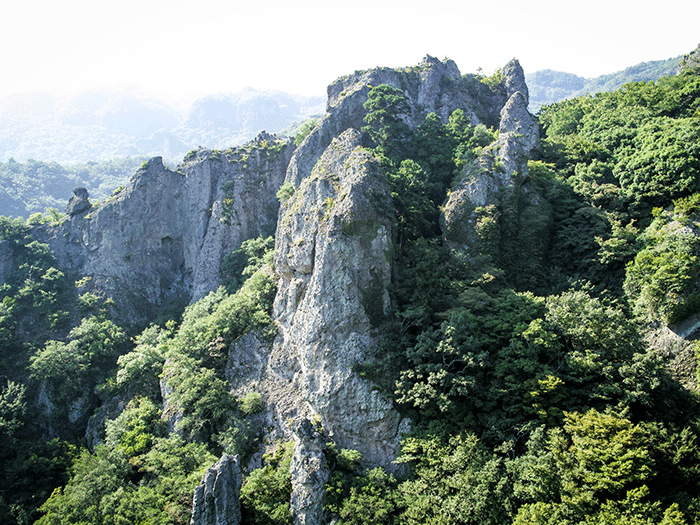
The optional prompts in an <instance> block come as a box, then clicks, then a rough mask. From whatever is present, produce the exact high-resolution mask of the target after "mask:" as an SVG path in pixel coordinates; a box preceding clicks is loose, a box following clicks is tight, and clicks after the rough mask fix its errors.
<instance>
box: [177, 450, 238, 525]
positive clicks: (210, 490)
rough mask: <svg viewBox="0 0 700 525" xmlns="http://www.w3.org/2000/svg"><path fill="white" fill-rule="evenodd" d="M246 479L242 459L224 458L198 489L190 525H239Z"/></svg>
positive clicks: (211, 469) (226, 455) (205, 477)
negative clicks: (241, 466)
mask: <svg viewBox="0 0 700 525" xmlns="http://www.w3.org/2000/svg"><path fill="white" fill-rule="evenodd" d="M242 480H243V477H242V474H241V468H240V465H239V464H238V456H230V455H228V454H224V455H223V456H221V459H220V460H219V461H218V462H217V463H216V464H215V465H214V466H212V467H209V468H208V469H207V471H206V473H205V474H204V476H203V477H202V481H201V483H200V484H199V485H197V488H196V489H195V490H194V498H193V499H192V518H191V519H190V525H238V524H239V523H240V522H241V503H240V496H241V484H242Z"/></svg>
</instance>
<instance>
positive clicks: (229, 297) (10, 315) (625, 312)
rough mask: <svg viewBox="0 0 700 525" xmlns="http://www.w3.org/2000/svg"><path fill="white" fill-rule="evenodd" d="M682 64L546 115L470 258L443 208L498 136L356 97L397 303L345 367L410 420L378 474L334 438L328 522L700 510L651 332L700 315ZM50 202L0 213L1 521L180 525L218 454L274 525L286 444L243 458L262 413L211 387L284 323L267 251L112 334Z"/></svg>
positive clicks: (691, 422)
mask: <svg viewBox="0 0 700 525" xmlns="http://www.w3.org/2000/svg"><path fill="white" fill-rule="evenodd" d="M699 78H700V77H698V73H697V72H685V73H683V74H680V75H678V76H675V77H669V78H666V79H663V80H659V81H657V82H642V83H634V84H627V85H625V86H624V87H623V88H622V89H620V90H618V91H615V92H611V93H604V94H600V95H597V96H595V97H591V96H587V97H582V98H577V99H573V100H568V101H566V102H560V103H557V104H554V105H552V106H548V107H546V108H544V109H543V110H542V112H541V113H540V116H539V118H540V126H541V132H542V137H541V138H542V140H541V145H540V149H539V151H538V152H537V154H536V155H535V158H532V159H530V160H529V162H528V168H527V172H525V171H524V170H523V173H520V174H518V176H517V177H515V178H513V186H512V187H507V188H504V189H503V190H502V191H501V192H500V193H499V194H498V195H497V197H496V198H495V199H494V200H493V202H488V203H486V204H484V205H482V206H474V209H473V210H471V209H470V212H472V213H471V215H469V220H471V221H473V229H474V232H475V240H474V244H473V245H471V246H469V249H468V250H463V249H461V248H460V249H454V248H453V247H452V245H451V244H449V243H448V242H447V241H446V240H445V239H444V238H443V232H442V227H441V224H440V216H441V206H443V205H444V203H445V202H446V198H447V196H448V195H449V192H450V188H451V187H453V186H454V184H455V182H457V181H462V180H463V177H465V176H471V175H474V174H475V173H477V172H476V171H475V170H477V169H480V167H478V166H477V164H478V162H479V159H480V155H482V154H483V153H484V152H485V151H486V152H488V151H489V150H488V149H485V148H487V147H488V146H489V145H490V144H491V143H493V141H494V140H496V138H497V132H496V131H495V130H493V129H489V128H488V127H486V126H484V125H483V124H481V125H478V126H474V125H473V123H470V122H468V119H467V118H466V117H465V114H464V112H462V111H459V110H457V111H455V112H453V113H452V115H450V116H449V117H448V118H447V119H446V120H443V119H441V118H440V117H438V116H437V115H434V114H429V115H427V116H426V118H425V119H424V121H423V122H422V123H420V124H419V125H418V126H417V127H416V128H415V129H411V128H410V127H409V126H408V125H407V122H408V121H409V119H407V118H406V116H407V115H408V114H409V112H410V110H411V108H409V107H408V102H407V100H406V98H405V96H404V94H403V92H402V91H401V90H398V89H395V88H392V87H390V86H376V87H374V88H372V89H370V91H369V94H368V100H367V103H366V105H365V109H366V111H367V116H366V119H365V124H366V126H365V127H364V128H363V132H364V140H366V143H367V144H369V145H371V146H372V148H373V152H374V155H375V156H376V157H377V158H378V159H379V161H380V162H381V166H382V176H384V177H386V181H387V183H388V186H389V188H390V191H391V199H392V206H393V211H394V218H395V228H394V234H395V237H394V240H395V245H394V247H393V248H394V249H393V251H392V256H393V257H394V259H393V261H392V262H393V280H392V285H391V289H390V290H389V293H390V296H391V299H392V304H393V305H394V311H393V313H392V315H385V313H384V312H382V315H376V316H372V324H373V330H374V331H375V333H376V334H377V336H378V337H379V345H378V349H377V352H376V355H375V356H373V358H371V359H368V360H367V361H366V362H362V363H357V364H356V369H355V370H356V372H357V373H358V374H360V376H361V377H363V378H365V379H367V380H370V381H373V382H374V384H375V386H376V387H377V388H378V389H381V391H382V392H383V393H384V394H385V395H387V396H389V397H390V399H391V401H392V402H393V404H394V406H395V407H396V408H397V409H398V410H399V411H400V412H401V414H402V415H403V416H405V417H409V418H410V419H411V421H412V431H411V433H410V434H408V435H405V436H404V437H403V441H402V444H401V453H400V456H399V458H398V459H397V464H398V467H399V468H398V469H397V471H396V472H395V473H389V472H388V471H387V470H384V469H382V468H376V467H375V468H373V467H371V466H365V462H363V458H362V457H361V456H360V454H359V453H358V452H357V451H354V450H348V449H340V450H338V448H339V447H337V445H335V444H333V443H330V444H329V445H328V448H327V460H328V464H329V465H330V466H331V468H332V472H331V474H330V478H329V481H328V483H327V485H326V493H325V501H324V505H325V509H326V511H327V513H328V519H329V520H335V521H334V523H337V524H347V523H358V524H359V523H378V524H399V523H400V524H406V523H408V524H422V523H445V524H448V523H449V524H451V523H460V524H461V523H464V524H477V523H478V524H480V525H481V524H493V525H501V524H523V525H524V524H555V523H556V524H558V525H559V524H564V525H567V524H571V525H573V524H580V523H584V524H599V523H606V524H620V525H621V524H623V523H624V524H649V523H663V524H677V525H681V524H684V525H688V524H690V523H698V522H700V466H699V465H700V443H699V438H700V426H699V423H700V419H699V418H700V404H699V403H698V397H697V396H698V394H697V377H698V374H697V370H698V367H697V364H696V360H697V359H698V357H697V355H696V351H697V344H694V343H693V342H691V341H690V340H687V339H683V338H680V337H677V336H676V335H674V334H673V332H672V331H670V330H669V328H673V329H675V330H677V331H678V332H680V331H681V330H680V329H679V328H678V327H679V326H682V327H684V329H685V328H688V327H691V326H692V325H693V324H695V323H697V319H698V317H699V314H700V290H699V289H698V281H699V280H700V260H699V259H698V256H699V253H700V246H699V244H698V243H699V242H700V241H698V239H699V238H700V150H699V149H698V144H700V140H699V139H700V136H699V135H698V129H700V126H698V124H700V120H699V119H700V113H699V111H700V80H699ZM500 81H501V80H500V78H499V73H498V72H497V74H496V75H494V77H493V78H491V79H488V80H486V82H488V83H490V84H491V85H492V86H493V87H494V89H497V88H498V86H499V85H500V84H499V82H500ZM477 82H479V81H478V80H477ZM481 86H482V88H483V89H486V87H484V85H483V83H481ZM278 147H286V146H284V144H282V143H277V142H276V143H272V142H270V143H268V144H266V145H261V148H260V151H261V155H263V154H264V153H262V152H264V151H267V150H271V149H274V148H278ZM227 154H230V155H233V154H234V152H228V153H227ZM235 154H236V155H245V154H250V151H248V152H245V151H242V150H241V151H238V150H237V151H236V152H235ZM237 159H238V160H241V161H242V162H244V161H245V159H242V157H241V158H239V157H237ZM479 173H480V172H479ZM292 193H293V188H292V187H291V186H289V185H285V186H283V187H282V189H280V193H279V194H278V197H279V198H280V200H285V199H287V198H289V197H290V196H291V195H292ZM327 204H328V205H329V206H330V205H333V203H332V202H330V201H329V202H328V203H327ZM336 205H337V204H336ZM49 215H50V218H48V219H47V218H46V217H45V216H43V215H42V216H38V215H37V216H33V218H32V219H31V220H30V221H28V222H29V223H31V224H28V223H25V222H24V221H22V220H18V219H9V218H4V217H3V218H0V242H2V246H1V248H2V250H4V252H3V253H6V254H7V257H11V258H12V262H13V266H12V268H13V269H12V270H11V271H8V273H7V275H6V276H4V282H3V284H2V288H0V291H2V295H1V296H0V299H1V300H0V345H1V349H2V354H0V356H1V358H2V360H1V361H0V364H1V365H2V368H1V370H0V380H1V382H0V462H2V469H3V471H2V475H3V476H4V478H3V479H6V480H9V485H8V486H3V488H2V491H0V521H2V522H7V523H21V524H24V523H32V522H36V523H39V524H40V525H44V524H49V523H65V524H69V523H70V524H77V523H81V524H82V523H85V524H87V523H90V524H107V523H109V524H113V523H142V524H145V523H175V524H177V523H188V522H189V511H190V508H189V507H190V505H191V496H192V490H193V488H194V486H195V485H196V483H197V482H198V481H199V479H200V478H201V475H202V473H203V471H204V469H205V468H206V467H208V466H210V465H211V464H212V463H214V461H215V459H216V458H217V457H218V456H220V454H221V453H223V452H226V453H232V454H238V455H239V456H240V458H241V463H242V464H243V465H246V466H249V465H250V466H249V467H247V469H246V472H245V481H244V486H243V488H242V492H241V505H242V515H243V522H244V523H251V524H252V523H267V524H289V523H291V522H292V517H291V514H290V497H291V491H292V487H291V472H290V468H291V451H292V444H291V443H287V444H282V443H279V442H276V441H274V440H272V439H270V440H266V442H265V443H264V445H265V449H266V451H272V452H271V453H268V454H265V455H262V454H260V451H261V449H262V448H263V447H262V445H263V442H262V439H261V438H262V437H263V433H264V429H263V428H262V425H264V424H265V423H264V422H263V421H264V420H265V418H266V417H267V416H268V415H269V412H268V411H269V410H270V408H271V407H268V406H266V405H265V402H264V398H263V396H262V395H261V394H260V393H259V392H256V391H255V390H253V389H245V390H244V391H243V392H245V393H242V392H241V391H237V392H235V393H232V391H231V388H230V385H229V383H228V382H227V378H226V365H227V361H228V359H229V356H228V353H229V349H230V348H231V346H232V345H233V344H235V343H236V342H237V341H238V340H239V339H240V338H242V337H244V336H246V335H247V334H251V333H254V334H255V335H256V338H257V339H258V340H259V341H262V342H263V343H265V342H267V343H270V342H271V341H272V339H273V338H274V336H275V334H276V326H275V324H274V322H273V319H272V302H273V299H274V295H275V291H276V285H275V275H274V273H273V270H272V260H273V258H272V250H273V248H274V240H273V239H272V238H258V239H250V240H248V241H246V242H244V243H243V244H242V245H241V246H240V248H238V249H236V250H235V251H233V252H232V253H231V254H230V255H229V256H228V257H226V259H225V260H224V262H223V264H222V267H221V275H222V278H223V282H224V285H223V286H222V287H220V288H219V289H218V290H215V291H212V292H211V293H209V294H208V295H206V296H205V297H203V298H202V299H200V300H199V301H197V302H195V303H193V304H191V305H189V306H188V307H187V308H186V309H185V310H184V312H182V316H181V317H180V318H178V320H175V319H173V320H169V321H167V322H165V323H164V324H162V325H152V326H149V327H147V328H145V329H144V330H142V331H141V333H140V334H129V335H128V336H127V334H126V333H125V332H124V330H123V329H122V328H120V327H119V326H117V325H116V324H114V322H113V321H112V320H110V319H109V317H108V316H107V313H108V312H107V311H106V310H105V309H102V308H101V306H100V301H101V300H102V299H101V298H100V296H99V295H98V294H96V293H93V292H92V291H91V289H90V282H89V281H90V280H89V279H81V280H78V281H77V282H76V279H78V277H76V276H67V275H64V273H63V272H62V271H60V270H59V269H58V268H57V261H56V259H55V257H54V256H53V254H52V253H51V251H50V249H49V247H48V245H46V244H44V243H42V242H39V241H38V240H37V239H36V238H34V236H33V233H32V232H33V231H35V230H33V229H32V228H33V227H34V226H35V227H37V228H46V227H47V225H46V224H45V223H46V221H47V220H48V221H56V220H60V216H58V214H57V213H54V214H52V213H50V214H49ZM370 315H371V313H370ZM129 336H131V337H129ZM33 399H42V400H43V401H42V403H43V404H36V403H32V402H31V400H33ZM115 406H118V407H120V408H119V409H114V410H112V408H111V407H115ZM96 408H99V409H98V410H97V412H95V416H94V418H93V420H92V422H93V423H94V424H93V425H92V426H91V431H90V432H91V433H92V434H91V441H90V443H89V444H90V446H91V448H85V442H84V441H83V436H82V433H83V432H84V425H83V426H82V427H81V429H80V432H81V434H80V435H78V432H77V431H75V429H72V427H71V424H69V423H71V422H72V423H75V422H76V421H84V420H86V419H87V418H88V417H89V415H90V414H91V413H92V412H93V410H94V409H96ZM66 421H68V422H66ZM59 423H60V424H59ZM40 425H45V427H44V428H47V426H48V425H54V426H53V427H51V428H52V430H53V431H55V433H56V435H59V436H60V438H52V437H51V436H49V435H48V433H47V432H44V433H43V434H42V431H41V430H40ZM76 425H77V423H76ZM100 425H102V426H103V427H104V440H103V442H102V443H98V441H99V440H95V439H94V437H95V436H99V434H100V430H99V429H97V430H95V429H94V428H93V427H99V426H100ZM252 465H256V466H257V467H258V468H253V467H252ZM37 473H38V474H37ZM37 520H38V521H37Z"/></svg>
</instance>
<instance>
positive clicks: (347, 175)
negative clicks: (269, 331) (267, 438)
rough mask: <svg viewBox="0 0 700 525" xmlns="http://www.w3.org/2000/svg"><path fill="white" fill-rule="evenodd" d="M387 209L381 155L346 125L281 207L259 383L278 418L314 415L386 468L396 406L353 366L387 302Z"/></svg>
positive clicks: (370, 348)
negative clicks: (274, 332)
mask: <svg viewBox="0 0 700 525" xmlns="http://www.w3.org/2000/svg"><path fill="white" fill-rule="evenodd" d="M392 214H393V211H392V206H391V202H390V192H389V188H388V186H387V182H386V180H385V177H384V176H383V175H382V174H381V173H380V171H379V165H378V163H377V161H376V160H375V159H374V158H373V157H372V156H371V154H370V153H369V152H368V151H366V150H365V149H363V148H362V146H361V145H360V134H359V133H358V132H357V131H355V130H352V129H351V130H347V131H346V132H345V133H343V134H342V135H341V136H340V137H339V138H337V139H336V140H334V141H333V143H332V144H331V145H330V146H329V147H328V149H327V151H326V153H324V155H323V157H322V158H321V159H320V161H319V162H318V164H317V166H316V167H315V168H314V170H313V173H312V174H311V176H310V177H307V178H305V179H304V180H303V181H302V182H301V184H300V186H299V188H298V189H297V190H296V192H295V193H294V195H293V196H292V197H291V198H290V199H289V200H288V201H287V202H286V203H284V205H283V207H282V209H281V212H280V220H279V225H278V228H277V235H276V246H275V268H276V270H277V272H278V273H279V275H280V280H279V284H278V291H277V296H276V298H275V305H274V318H275V320H276V322H277V325H278V328H279V335H278V337H277V338H276V340H275V342H274V345H273V348H272V353H271V355H270V361H269V364H268V368H267V371H266V373H265V380H264V382H263V384H262V385H261V387H262V388H263V389H264V390H265V391H266V392H267V395H268V397H269V400H268V403H270V404H272V405H274V406H275V408H276V413H277V414H278V416H277V417H278V418H279V419H280V420H281V421H284V420H285V419H286V418H289V417H293V418H296V417H305V418H309V419H311V418H313V417H320V420H321V423H322V425H323V426H324V427H325V428H326V429H327V430H328V432H329V434H330V435H331V437H332V438H333V439H334V440H335V441H336V442H337V443H338V444H339V445H340V446H341V447H344V448H352V449H356V450H359V451H360V452H361V453H362V456H363V459H364V460H365V461H366V462H367V463H370V464H374V465H378V464H379V465H384V466H388V467H390V466H391V465H390V462H391V461H392V460H393V459H394V458H395V456H396V453H397V452H398V440H399V424H400V417H399V414H398V413H397V412H396V411H395V410H394V409H393V408H392V405H391V402H390V401H389V400H388V399H387V398H385V397H384V396H383V395H382V394H380V393H379V392H378V391H376V390H374V389H373V388H372V385H371V384H370V383H368V382H367V381H365V380H363V379H361V378H360V377H359V376H358V375H357V374H355V373H354V372H353V370H352V367H353V365H354V364H355V363H358V362H363V361H366V360H371V359H372V357H373V355H374V352H375V350H376V339H375V337H374V334H373V326H375V325H376V324H378V323H380V322H381V321H382V319H383V318H384V316H386V315H388V314H389V311H390V308H391V304H390V300H389V294H388V291H387V290H388V287H389V284H390V281H391V262H392Z"/></svg>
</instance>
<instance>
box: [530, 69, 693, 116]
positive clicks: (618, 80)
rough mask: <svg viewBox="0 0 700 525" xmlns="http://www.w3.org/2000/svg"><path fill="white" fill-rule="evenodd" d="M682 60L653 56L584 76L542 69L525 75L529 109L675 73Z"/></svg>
mask: <svg viewBox="0 0 700 525" xmlns="http://www.w3.org/2000/svg"><path fill="white" fill-rule="evenodd" d="M682 61H683V56H678V57H674V58H669V59H667V60H653V61H650V62H642V63H640V64H636V65H634V66H630V67H628V68H626V69H624V70H622V71H617V72H615V73H611V74H608V75H601V76H599V77H595V78H584V77H580V76H578V75H575V74H573V73H564V72H561V71H553V70H551V69H543V70H541V71H535V72H533V73H528V74H526V75H525V80H526V82H527V85H528V88H529V89H530V111H532V112H533V113H536V112H537V111H538V110H539V109H540V107H541V106H545V105H548V104H553V103H554V102H559V101H560V100H564V99H567V98H576V97H580V96H583V95H586V94H591V95H595V94H596V93H600V92H602V91H615V90H616V89H619V88H621V87H622V86H623V85H625V84H627V83H628V82H644V81H652V80H658V79H659V78H661V77H665V76H668V75H675V74H676V73H677V72H678V68H679V67H680V65H681V62H682Z"/></svg>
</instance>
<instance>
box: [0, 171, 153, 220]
mask: <svg viewBox="0 0 700 525" xmlns="http://www.w3.org/2000/svg"><path fill="white" fill-rule="evenodd" d="M142 162H144V158H143V157H125V158H122V159H112V160H108V161H101V162H86V163H84V164H75V165H70V166H62V165H60V164H58V163H56V162H41V161H36V160H31V159H30V160H28V161H26V162H16V161H14V160H12V159H10V160H8V161H7V162H0V209H2V210H3V214H5V215H8V216H16V217H24V218H27V217H30V216H31V217H34V219H30V223H34V224H38V222H37V220H43V219H42V216H41V215H36V214H37V213H39V214H41V213H42V212H46V214H47V215H48V219H47V220H51V221H56V220H58V218H57V217H56V213H57V212H56V211H55V210H63V209H65V207H66V204H67V203H68V200H69V199H70V198H71V196H72V195H73V193H72V192H73V188H75V187H76V186H82V187H85V188H87V190H88V192H89V193H90V198H91V199H92V200H93V201H94V200H100V201H104V200H106V199H107V198H108V197H110V196H111V195H112V194H113V192H116V191H115V188H120V187H121V188H123V187H124V186H123V185H124V184H126V183H127V182H128V181H129V179H130V178H131V176H132V175H133V174H134V172H135V171H136V170H137V169H138V168H139V166H141V164H142ZM52 210H53V211H52Z"/></svg>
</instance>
